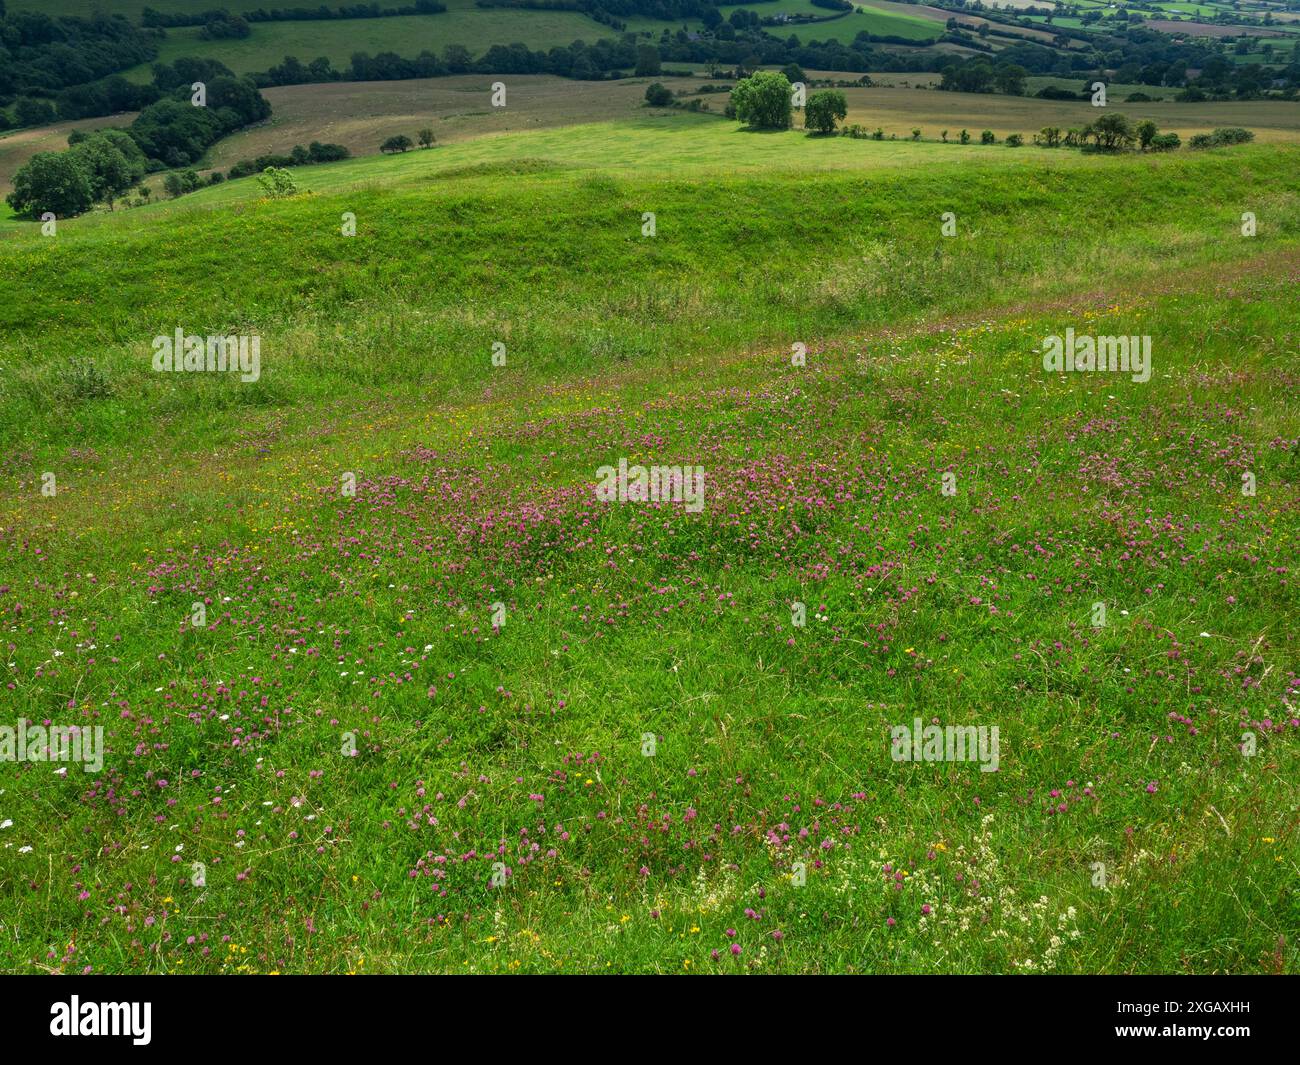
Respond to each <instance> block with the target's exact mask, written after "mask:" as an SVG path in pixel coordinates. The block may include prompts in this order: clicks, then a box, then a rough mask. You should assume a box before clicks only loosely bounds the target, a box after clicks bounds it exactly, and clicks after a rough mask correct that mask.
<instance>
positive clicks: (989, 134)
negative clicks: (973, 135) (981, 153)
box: [980, 129, 998, 144]
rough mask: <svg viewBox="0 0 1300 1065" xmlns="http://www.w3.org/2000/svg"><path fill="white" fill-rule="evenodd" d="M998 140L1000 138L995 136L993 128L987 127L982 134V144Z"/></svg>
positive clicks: (994, 142)
mask: <svg viewBox="0 0 1300 1065" xmlns="http://www.w3.org/2000/svg"><path fill="white" fill-rule="evenodd" d="M997 142H998V139H997V137H995V136H993V131H992V130H991V129H986V130H985V131H984V132H983V133H981V134H980V143H981V144H997Z"/></svg>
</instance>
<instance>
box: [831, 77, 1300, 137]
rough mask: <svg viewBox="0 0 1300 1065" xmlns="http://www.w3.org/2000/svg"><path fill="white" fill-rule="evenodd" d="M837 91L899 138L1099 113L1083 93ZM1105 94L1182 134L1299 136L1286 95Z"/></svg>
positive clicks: (1031, 125) (1015, 128)
mask: <svg viewBox="0 0 1300 1065" xmlns="http://www.w3.org/2000/svg"><path fill="white" fill-rule="evenodd" d="M1080 83H1081V82H1080ZM1062 84H1065V85H1070V84H1071V83H1069V82H1062ZM1073 87H1075V88H1077V87H1078V85H1077V84H1075V85H1074V86H1073ZM1130 88H1131V89H1134V90H1136V89H1138V88H1141V87H1140V86H1133V87H1130ZM1144 91H1145V90H1144ZM844 95H845V97H846V99H847V100H848V104H849V114H848V118H847V120H846V121H848V122H850V123H853V122H857V123H860V124H861V125H864V126H867V127H869V128H872V129H874V128H875V127H876V126H881V127H883V129H884V130H885V133H886V135H888V134H889V133H891V132H892V133H897V134H898V135H899V138H900V139H901V138H902V137H904V136H906V135H908V131H910V130H911V129H912V127H914V126H919V127H921V129H922V132H923V136H925V137H927V138H929V137H937V136H938V135H939V131H940V130H941V129H948V130H950V131H951V136H956V135H957V133H958V132H959V131H960V130H961V129H962V127H966V128H968V129H970V130H971V131H972V133H973V134H978V133H979V131H980V130H982V129H991V130H993V132H994V133H996V134H998V137H999V139H1001V138H1002V137H1003V136H1004V135H1005V134H1007V133H1022V134H1024V135H1025V136H1026V139H1028V136H1029V134H1031V133H1035V132H1037V131H1038V130H1039V129H1041V128H1042V127H1043V126H1048V125H1051V126H1061V127H1063V128H1068V127H1070V126H1083V125H1087V124H1088V123H1090V122H1093V121H1095V120H1096V118H1097V114H1098V111H1097V108H1095V107H1093V106H1092V105H1091V104H1090V103H1088V102H1087V101H1084V100H1080V101H1078V102H1077V103H1076V102H1074V101H1069V100H1065V101H1058V100H1040V99H1038V98H1037V97H1031V96H1001V95H997V94H985V93H959V92H953V93H949V92H939V91H936V90H928V89H874V88H873V89H845V90H844ZM1148 95H1151V93H1149V94H1148ZM1108 98H1109V100H1110V109H1111V110H1116V111H1122V112H1124V113H1125V114H1127V115H1128V116H1129V117H1130V118H1151V119H1154V120H1155V121H1156V123H1157V124H1159V126H1160V128H1161V129H1167V130H1173V131H1175V132H1177V133H1179V134H1182V135H1184V139H1186V135H1187V134H1190V133H1197V132H1202V131H1205V130H1210V129H1213V128H1215V127H1216V126H1245V127H1247V128H1249V129H1252V130H1254V131H1255V135H1256V138H1257V139H1258V140H1260V141H1263V142H1276V141H1287V142H1300V106H1297V105H1296V104H1293V103H1260V102H1259V101H1250V100H1242V101H1235V100H1234V101H1229V102H1227V103H1205V104H1176V103H1173V102H1171V101H1160V102H1156V103H1133V104H1126V103H1124V102H1123V96H1122V95H1121V94H1119V93H1118V92H1116V91H1115V90H1114V89H1112V90H1110V91H1109V93H1108Z"/></svg>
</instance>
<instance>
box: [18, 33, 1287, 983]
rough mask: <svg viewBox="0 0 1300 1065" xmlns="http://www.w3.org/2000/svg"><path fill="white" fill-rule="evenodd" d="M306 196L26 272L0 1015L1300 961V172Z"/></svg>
mask: <svg viewBox="0 0 1300 1065" xmlns="http://www.w3.org/2000/svg"><path fill="white" fill-rule="evenodd" d="M435 17H436V16H435ZM292 174H293V177H294V180H295V181H296V182H297V184H298V191H297V192H296V193H295V194H293V195H290V196H286V197H280V198H268V197H267V196H266V195H264V194H263V193H262V191H261V189H260V187H259V186H258V185H257V184H256V182H254V181H252V180H241V181H234V182H227V183H225V184H223V185H221V186H217V187H214V188H209V189H205V190H203V191H200V192H197V193H194V194H192V195H188V196H185V197H182V198H180V199H178V200H174V201H169V202H166V203H159V204H154V205H152V206H149V207H141V208H133V209H129V210H118V211H115V212H112V213H108V212H96V213H94V214H92V215H90V216H87V217H85V218H81V219H73V220H69V221H63V222H60V223H59V224H58V229H57V233H56V234H55V235H53V236H44V235H42V234H41V232H40V230H39V227H38V226H34V225H32V224H30V223H19V222H17V221H13V220H9V221H8V222H6V223H5V225H4V227H3V229H0V414H2V417H0V455H2V456H3V464H2V466H0V627H2V632H0V635H3V639H4V646H5V657H4V658H3V664H4V671H5V676H4V678H3V681H4V684H5V692H4V699H3V702H4V706H5V711H4V715H3V717H0V726H13V725H14V723H15V722H16V720H17V719H20V718H21V719H23V720H24V721H25V722H28V723H30V724H31V725H32V726H33V727H46V726H45V725H44V723H47V722H48V723H49V724H50V725H53V726H76V727H78V728H79V729H85V730H87V731H86V735H87V736H88V737H89V736H90V735H93V732H94V729H95V728H97V727H98V728H102V730H103V732H102V736H103V750H102V766H101V767H100V768H99V769H98V771H96V772H85V771H83V767H82V765H81V764H79V763H76V762H71V763H68V762H64V763H62V764H59V763H52V762H50V761H45V760H28V761H23V762H15V761H0V970H3V971H6V972H24V973H35V972H66V973H80V972H85V971H91V972H101V973H103V972H122V973H138V972H148V973H164V972H166V973H190V972H204V973H206V972H214V973H271V972H276V973H296V972H331V973H372V972H411V971H429V972H458V973H460V972H463V973H498V972H501V973H509V972H584V973H595V972H654V973H660V972H662V973H667V972H674V973H686V974H689V973H733V972H734V973H742V972H750V973H767V972H780V973H831V972H834V973H845V972H885V973H922V972H947V973H969V972H1001V973H1046V972H1052V973H1095V972H1116V973H1136V972H1143V973H1213V972H1242V973H1281V972H1286V973H1294V972H1297V971H1300V961H1297V955H1296V952H1295V951H1296V942H1297V936H1298V935H1300V903H1298V902H1297V895H1296V892H1295V890H1294V888H1295V884H1296V878H1297V875H1298V874H1300V867H1298V865H1297V848H1296V825H1297V815H1296V810H1297V803H1298V801H1300V795H1298V794H1297V785H1296V782H1297V780H1300V754H1298V752H1300V714H1297V711H1296V705H1297V702H1298V701H1300V666H1298V665H1297V663H1298V661H1300V659H1298V657H1297V655H1298V652H1300V644H1298V643H1297V635H1298V634H1297V630H1296V626H1295V624H1294V621H1295V619H1296V617H1297V616H1300V595H1298V594H1297V589H1296V583H1295V581H1296V573H1295V561H1296V559H1297V557H1300V542H1298V540H1300V445H1298V440H1300V414H1298V413H1297V407H1296V403H1295V398H1296V390H1297V385H1300V378H1298V377H1297V371H1296V362H1295V358H1296V354H1297V337H1300V301H1297V300H1296V298H1295V297H1296V292H1297V282H1298V281H1300V221H1298V219H1300V213H1298V210H1297V209H1298V208H1300V179H1298V178H1297V175H1300V147H1297V146H1295V145H1290V144H1253V145H1246V146H1241V147H1236V148H1231V149H1222V150H1214V151H1206V152H1189V151H1186V150H1183V151H1179V152H1174V153H1169V154H1165V155H1141V154H1138V153H1129V154H1126V155H1123V156H1114V157H1110V156H1102V155H1083V154H1080V153H1075V152H1067V151H1064V150H1061V151H1055V152H1053V151H1046V150H1039V149H1036V148H1023V149H1020V150H1009V149H1006V148H1004V147H1002V146H1001V145H996V146H990V147H979V146H966V147H962V146H959V145H944V144H936V143H930V142H922V143H916V144H912V143H902V142H888V141H884V142H874V141H863V140H851V139H848V138H828V139H823V138H811V137H808V136H805V135H804V134H803V133H802V131H799V132H786V133H768V134H756V133H746V132H741V131H740V130H739V129H738V128H737V127H736V126H735V125H734V124H733V123H729V122H724V121H720V120H718V119H716V118H711V117H708V116H695V115H686V114H680V113H677V114H671V113H670V114H666V115H662V116H657V117H656V116H647V117H645V118H640V119H637V120H634V121H619V122H613V123H602V124H592V125H579V126H573V127H569V128H564V129H544V130H538V131H535V132H528V133H502V134H500V135H497V136H492V137H482V138H478V139H474V140H467V141H463V142H459V143H456V144H453V145H450V146H448V147H445V148H437V149H433V150H428V151H415V152H411V153H407V154H404V155H400V156H396V157H368V158H363V159H354V160H349V161H345V162H342V163H336V164H330V165H322V166H315V167H304V168H299V169H295V170H294V171H293V172H292ZM1247 212H1249V213H1250V214H1251V215H1252V216H1253V218H1254V220H1255V225H1256V228H1255V229H1254V230H1253V234H1252V235H1246V234H1245V233H1244V232H1243V221H1242V216H1243V214H1244V213H1247ZM650 216H653V218H650ZM946 218H947V219H948V226H949V229H948V231H949V232H950V233H951V235H946V234H945V229H944V226H945V219H946ZM651 224H652V225H653V230H652V231H651V230H650V229H648V228H647V227H649V226H650V225H651ZM353 225H354V226H355V232H354V235H345V230H347V229H348V228H349V226H353ZM177 329H181V330H182V331H183V332H184V333H186V334H193V335H198V336H202V337H206V336H209V335H222V336H227V335H229V336H250V335H251V336H256V337H257V338H259V345H260V346H259V351H260V362H259V365H258V367H257V373H256V375H255V376H256V379H255V380H249V381H241V380H240V379H239V376H238V375H237V374H232V373H230V372H229V371H225V372H199V371H198V370H195V371H193V372H175V371H170V372H159V371H157V370H155V368H154V352H155V350H156V349H157V345H156V338H157V337H171V336H172V335H173V334H174V333H175V331H176V330H177ZM1067 330H1072V331H1073V333H1074V334H1087V335H1096V336H1126V337H1127V336H1134V337H1140V336H1145V337H1149V338H1150V349H1151V362H1150V367H1149V370H1150V373H1149V379H1147V380H1143V381H1137V380H1134V379H1133V377H1134V376H1135V375H1133V374H1128V373H1123V374H1121V373H1109V372H1093V373H1085V372H1077V373H1055V372H1048V371H1047V370H1045V369H1044V366H1043V356H1042V350H1041V349H1042V347H1043V345H1044V339H1045V338H1048V337H1053V336H1064V335H1065V334H1066V332H1067ZM620 460H625V461H626V462H627V463H628V464H629V465H636V464H644V465H654V464H665V465H669V466H680V467H683V468H688V469H689V468H691V467H699V468H701V469H702V470H703V481H702V485H703V504H704V505H703V506H702V508H700V509H698V510H693V509H688V507H687V506H686V505H684V501H663V500H659V501H638V500H636V499H628V500H625V501H613V502H606V501H602V500H601V499H598V498H597V496H596V494H595V491H594V486H595V485H596V484H597V482H598V480H599V477H600V474H599V473H598V471H599V470H600V468H601V467H605V466H614V467H617V466H618V465H619V463H620ZM1247 488H1249V491H1246V489H1247ZM917 719H920V721H921V723H922V724H923V725H936V726H939V727H940V728H946V727H963V728H964V727H968V726H969V727H973V728H985V729H991V728H994V727H996V728H997V730H998V733H997V735H998V740H997V743H998V753H997V765H996V769H995V771H990V770H992V769H993V767H992V766H991V764H990V763H988V762H987V761H986V762H984V763H977V762H976V761H972V760H965V761H961V760H924V759H918V760H910V761H904V760H900V759H899V758H897V757H896V754H897V748H896V746H895V744H896V743H897V740H898V737H897V734H896V731H895V730H897V729H898V728H899V727H902V726H905V727H907V728H911V727H912V725H913V723H914V722H915V721H916V720H917ZM87 742H90V741H89V739H88V740H87ZM3 743H4V736H3V733H0V753H3Z"/></svg>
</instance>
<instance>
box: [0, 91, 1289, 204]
mask: <svg viewBox="0 0 1300 1065" xmlns="http://www.w3.org/2000/svg"><path fill="white" fill-rule="evenodd" d="M808 75H809V76H810V77H813V78H830V79H840V78H844V77H846V75H844V74H842V73H836V72H834V71H817V70H809V71H808ZM878 77H880V78H882V79H884V80H886V81H889V82H892V83H895V84H899V85H901V84H902V83H909V84H911V85H917V84H918V83H924V82H926V81H927V80H933V76H932V75H925V74H916V75H911V74H889V75H878ZM494 80H496V79H494V78H490V77H486V76H482V75H465V76H459V77H450V78H430V79H417V80H409V81H395V82H340V83H334V84H326V85H294V86H287V87H283V88H276V89H266V90H264V94H265V95H266V97H267V99H268V100H270V102H271V104H272V108H273V112H272V117H271V119H270V120H269V121H268V122H266V123H263V124H260V125H258V126H256V127H254V128H252V129H249V130H246V131H241V132H239V133H237V134H235V135H234V136H232V137H227V138H225V139H224V140H222V141H220V142H218V143H217V144H216V145H214V146H213V148H212V150H211V151H210V152H209V154H208V156H207V158H206V159H205V160H204V162H203V166H202V167H201V168H200V169H203V170H207V169H213V168H219V169H228V168H229V167H230V166H231V165H233V164H234V163H235V162H238V161H239V160H241V159H250V158H254V157H256V156H258V155H261V154H264V153H266V152H287V151H288V150H289V149H290V148H292V147H293V145H295V144H304V145H305V144H308V143H310V142H311V141H313V140H321V141H331V142H335V143H341V144H344V145H346V146H347V147H348V148H349V149H350V150H351V151H352V152H353V154H355V155H368V154H374V153H377V152H378V150H379V145H380V144H381V143H382V142H383V141H384V140H385V139H386V138H387V137H389V136H391V135H393V134H394V133H402V132H404V133H406V134H407V135H408V136H412V137H413V136H414V132H415V131H416V130H419V129H422V128H425V127H426V126H427V127H428V128H431V129H432V130H433V131H434V134H435V136H436V137H437V139H438V143H439V144H448V143H454V142H459V141H462V140H466V139H471V138H475V137H479V136H485V135H491V134H499V133H511V134H518V133H520V132H523V131H527V130H535V129H541V128H547V127H552V126H566V125H577V124H587V123H592V122H601V121H608V120H611V119H616V118H620V117H626V118H629V119H631V118H635V117H637V116H641V115H644V114H645V113H646V109H644V108H643V107H642V106H641V105H642V103H643V96H644V92H645V86H646V85H647V84H648V83H649V81H650V80H652V79H648V78H629V79H625V80H623V81H618V82H584V81H569V80H566V79H562V78H555V77H551V76H549V75H541V76H511V77H509V78H507V79H506V83H507V87H508V95H507V100H508V106H506V107H505V108H494V107H492V106H490V99H489V93H490V86H491V83H492V81H494ZM654 80H659V81H662V82H663V83H664V84H666V85H668V86H669V87H670V88H672V89H673V90H674V91H687V92H691V91H692V90H694V89H697V88H699V86H700V85H702V84H704V82H703V81H701V80H699V79H689V78H659V79H654ZM1042 80H1043V83H1046V80H1047V79H1042ZM1059 83H1060V84H1063V85H1066V86H1067V87H1069V88H1072V89H1075V90H1077V89H1078V88H1079V84H1078V83H1077V82H1075V81H1061V82H1059ZM1036 84H1037V82H1036ZM1113 88H1114V90H1115V92H1114V97H1119V99H1115V98H1114V97H1113V98H1112V102H1113V105H1114V106H1115V107H1116V109H1122V110H1124V111H1125V112H1127V113H1128V114H1129V115H1130V117H1133V118H1146V117H1149V118H1152V119H1155V120H1156V122H1157V123H1159V125H1160V126H1161V128H1162V129H1169V130H1174V131H1176V132H1179V133H1181V134H1183V136H1184V138H1186V137H1187V136H1188V135H1190V134H1192V133H1196V132H1203V131H1205V130H1209V129H1213V128H1215V127H1218V126H1246V127H1247V128H1250V129H1253V130H1254V131H1255V133H1256V136H1257V137H1258V139H1259V140H1260V141H1262V142H1266V143H1267V142H1279V141H1287V142H1293V141H1296V140H1298V139H1300V105H1297V104H1292V103H1269V104H1267V105H1261V104H1258V103H1256V102H1250V101H1240V102H1237V101H1229V102H1225V103H1203V104H1177V105H1175V104H1172V103H1169V102H1162V103H1143V104H1125V103H1123V102H1122V94H1123V90H1124V87H1123V86H1116V87H1113ZM1134 88H1142V87H1141V86H1137V87H1134ZM1148 91H1150V92H1159V91H1160V90H1148ZM845 95H846V98H847V100H848V104H849V115H848V118H847V121H848V122H850V123H857V124H860V125H863V126H866V127H867V128H869V129H873V130H874V129H875V128H877V127H880V128H882V129H883V130H884V131H885V134H886V136H888V135H891V134H897V136H898V137H899V138H900V139H903V138H907V137H910V136H911V131H912V130H913V129H914V128H920V129H921V131H922V137H923V138H925V139H937V138H938V137H939V135H940V133H941V131H942V130H944V129H947V130H949V131H950V136H951V137H955V136H956V135H957V134H959V133H960V130H961V129H962V128H968V129H970V130H972V131H973V132H978V131H980V130H983V129H992V130H993V131H994V132H995V133H997V134H998V136H999V138H1004V137H1005V135H1006V134H1008V133H1020V134H1022V135H1025V136H1026V137H1027V138H1028V137H1029V136H1030V135H1032V134H1033V133H1034V132H1036V131H1037V130H1039V129H1041V128H1042V127H1043V126H1047V125H1055V126H1059V127H1061V128H1069V127H1071V126H1083V125H1086V124H1088V123H1090V122H1092V121H1094V120H1095V118H1096V109H1095V108H1093V107H1091V106H1090V105H1089V104H1087V103H1086V102H1082V101H1080V102H1078V103H1075V102H1061V101H1053V100H1040V99H1037V98H1035V97H1008V96H1001V95H994V94H978V93H938V92H933V91H929V90H924V89H916V88H901V87H900V88H872V89H857V88H851V89H847V90H845ZM700 98H701V99H702V100H703V101H704V102H705V103H707V104H708V105H709V106H710V108H711V109H712V110H713V111H714V112H715V113H717V114H720V113H721V111H722V109H723V108H724V107H725V106H726V101H727V94H726V93H707V94H701V95H700ZM132 117H133V116H132V115H129V114H126V115H118V116H113V117H110V118H102V119H87V120H84V121H82V122H74V123H60V124H58V125H57V126H50V127H43V128H41V129H39V130H25V131H20V132H17V133H12V134H9V135H4V136H0V193H3V192H7V191H8V189H9V188H10V187H11V182H12V178H13V174H14V173H15V172H16V171H17V169H18V168H19V167H20V166H21V165H22V164H23V163H25V162H26V161H27V159H29V158H30V157H31V155H32V154H34V153H35V152H36V151H55V150H61V149H62V148H63V147H64V146H65V145H66V141H67V134H68V132H69V131H70V130H72V129H74V128H84V129H93V128H100V127H102V126H106V125H123V126H124V125H128V124H129V123H130V121H131V119H132ZM701 121H708V120H707V119H703V120H701ZM799 121H800V119H799V118H797V117H796V123H798V122H799ZM689 124H690V123H689V121H687V122H685V126H689ZM731 128H732V130H733V131H734V127H731ZM581 140H582V138H579V142H581ZM709 143H712V144H720V143H729V142H727V141H725V140H723V141H710V142H709ZM782 143H783V144H784V143H785V142H782ZM495 150H496V151H500V150H501V149H500V148H498V149H495ZM507 150H508V149H507ZM841 150H843V149H841ZM849 150H850V151H853V152H856V153H857V154H858V155H861V150H860V148H854V149H849ZM831 151H835V149H832V150H831ZM891 158H893V159H896V160H897V159H901V158H903V156H893V157H891ZM160 183H161V179H156V180H154V181H153V184H154V185H160ZM6 212H7V209H6V208H4V207H3V206H0V216H3V215H5V214H6Z"/></svg>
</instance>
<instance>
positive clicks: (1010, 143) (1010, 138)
mask: <svg viewBox="0 0 1300 1065" xmlns="http://www.w3.org/2000/svg"><path fill="white" fill-rule="evenodd" d="M1024 143H1025V138H1024V137H1022V136H1021V135H1020V134H1019V133H1008V134H1007V147H1008V148H1019V147H1020V146H1021V145H1022V144H1024Z"/></svg>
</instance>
